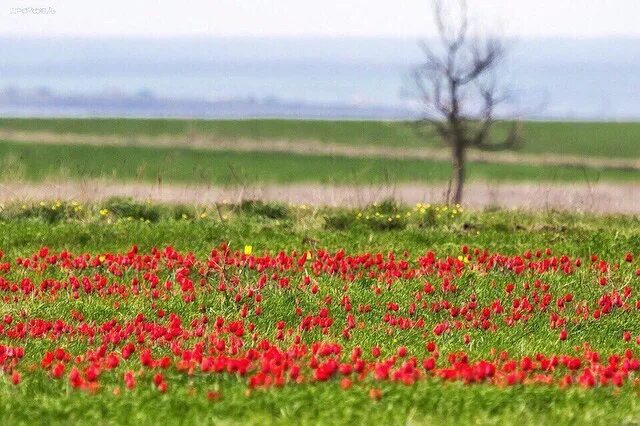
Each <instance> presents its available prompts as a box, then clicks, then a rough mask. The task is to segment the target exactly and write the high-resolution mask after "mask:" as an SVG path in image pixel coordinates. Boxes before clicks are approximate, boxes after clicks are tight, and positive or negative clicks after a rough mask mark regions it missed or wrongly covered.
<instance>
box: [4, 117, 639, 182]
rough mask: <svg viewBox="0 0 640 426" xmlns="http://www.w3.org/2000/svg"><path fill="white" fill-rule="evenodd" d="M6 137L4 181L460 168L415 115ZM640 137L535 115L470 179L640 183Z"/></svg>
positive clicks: (79, 125) (125, 122)
mask: <svg viewBox="0 0 640 426" xmlns="http://www.w3.org/2000/svg"><path fill="white" fill-rule="evenodd" d="M0 134H1V135H2V143H1V144H0V164H2V167H3V175H2V180H3V181H4V182H10V181H20V180H26V181H31V182H46V181H65V180H83V179H100V178H107V179H113V180H116V181H123V182H126V181H136V182H149V183H162V184H174V183H180V184H185V183H186V184H190V183H194V184H204V185H222V186H226V185H247V184H252V185H253V184H262V183H278V184H287V183H301V182H312V183H330V184H337V183H340V184H365V183H367V184H383V185H394V184H398V183H410V182H411V183H416V182H417V183H422V184H430V183H437V184H441V183H446V182H447V180H448V179H449V178H450V174H451V171H450V167H451V166H450V161H449V160H447V155H448V154H447V153H446V152H445V151H443V150H442V147H441V145H440V144H439V142H438V141H437V139H436V138H435V136H432V137H431V141H430V142H425V141H424V134H423V133H421V132H419V131H418V130H417V129H416V127H415V125H414V124H412V123H410V122H394V121H313V120H307V121H297V120H175V119H173V120H172V119H8V118H5V119H0ZM639 138H640V123H617V122H606V123H605V122H578V123H576V122H526V123H525V124H524V126H523V139H524V143H523V144H522V147H521V149H520V150H518V151H516V152H515V153H510V154H509V155H508V156H507V157H501V156H500V155H494V156H493V157H492V158H491V159H490V160H489V161H487V160H486V159H483V158H480V159H477V160H476V161H474V158H473V154H471V158H470V164H469V178H470V180H471V181H482V182H534V183H540V182H543V183H554V182H559V183H565V182H572V183H581V184H593V183H597V182H609V181H611V182H620V181H623V182H635V181H636V180H638V179H639V178H640V144H639V143H638V142H637V141H638V139H639ZM194 140H197V141H198V143H197V144H194V143H193V141H194ZM274 142H277V150H275V152H272V150H271V149H270V146H271V145H270V144H272V143H274ZM234 143H237V145H235V146H234ZM243 143H244V144H245V145H246V144H247V143H249V146H243ZM260 144H264V147H261V146H260ZM306 146H309V147H311V146H312V147H314V151H313V152H309V153H307V154H305V147H306ZM339 146H344V147H346V149H341V150H338V149H337V148H336V147H339ZM323 147H326V149H325V148H323ZM403 150H404V151H403ZM283 153H284V154H286V155H283ZM398 153H400V154H401V155H398ZM402 157H404V158H402Z"/></svg>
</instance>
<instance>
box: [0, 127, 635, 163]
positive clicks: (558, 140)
mask: <svg viewBox="0 0 640 426" xmlns="http://www.w3.org/2000/svg"><path fill="white" fill-rule="evenodd" d="M0 128H2V129H14V130H27V131H47V132H53V133H81V134H97V135H119V136H129V135H150V136H153V135H163V134H168V135H188V134H190V133H202V134H207V135H212V136H216V137H220V138H228V139H234V138H247V139H255V140H262V139H265V140H268V139H271V140H273V139H278V140H282V139H285V140H302V141H304V140H316V141H322V142H332V143H338V144H348V145H363V144H366V145H378V146H396V147H420V146H425V145H426V146H438V142H437V140H435V139H434V138H433V137H431V138H429V139H428V140H426V141H425V140H424V139H423V138H422V137H421V136H420V135H419V133H418V132H416V130H415V128H414V126H413V125H412V124H410V123H406V122H382V121H312V120H241V121H237V120H170V119H6V118H5V119H0ZM523 138H524V141H525V144H524V146H523V148H522V151H523V152H527V153H537V154H571V155H578V156H580V155H584V156H602V157H614V158H616V157H618V158H639V157H640V123H624V122H621V123H616V122H600V123H587V122H525V123H524V126H523Z"/></svg>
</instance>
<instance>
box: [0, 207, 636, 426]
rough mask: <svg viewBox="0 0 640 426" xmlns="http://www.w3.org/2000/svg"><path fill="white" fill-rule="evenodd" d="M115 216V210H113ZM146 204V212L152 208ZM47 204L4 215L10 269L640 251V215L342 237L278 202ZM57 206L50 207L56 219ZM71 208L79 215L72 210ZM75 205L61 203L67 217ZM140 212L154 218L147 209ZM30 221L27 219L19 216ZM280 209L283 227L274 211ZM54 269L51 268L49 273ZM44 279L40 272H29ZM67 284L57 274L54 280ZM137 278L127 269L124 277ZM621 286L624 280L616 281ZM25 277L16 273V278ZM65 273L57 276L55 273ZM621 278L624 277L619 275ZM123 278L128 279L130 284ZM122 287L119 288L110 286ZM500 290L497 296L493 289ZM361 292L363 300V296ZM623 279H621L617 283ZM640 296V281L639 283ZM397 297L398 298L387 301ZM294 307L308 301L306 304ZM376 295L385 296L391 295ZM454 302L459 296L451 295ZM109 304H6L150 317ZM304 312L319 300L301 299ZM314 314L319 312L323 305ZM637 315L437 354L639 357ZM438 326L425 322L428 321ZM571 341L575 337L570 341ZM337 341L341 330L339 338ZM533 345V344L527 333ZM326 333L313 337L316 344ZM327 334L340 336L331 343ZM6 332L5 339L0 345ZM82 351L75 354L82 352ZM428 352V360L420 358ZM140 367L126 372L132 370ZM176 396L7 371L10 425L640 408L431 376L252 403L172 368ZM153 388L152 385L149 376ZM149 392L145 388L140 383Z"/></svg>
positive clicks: (331, 287) (475, 419) (545, 217)
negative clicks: (114, 256)
mask: <svg viewBox="0 0 640 426" xmlns="http://www.w3.org/2000/svg"><path fill="white" fill-rule="evenodd" d="M114 206H115V207H114ZM145 206H146V207H145ZM53 207H54V206H53V205H46V206H39V204H35V205H34V206H25V207H24V208H23V207H22V206H19V205H18V206H5V208H4V210H3V212H2V215H0V248H2V249H3V250H4V252H5V259H13V258H15V257H16V256H26V255H29V254H31V253H33V252H35V251H37V249H38V248H39V247H40V246H42V245H47V246H48V247H49V248H50V249H51V250H52V251H58V250H62V249H67V250H71V251H73V252H75V253H84V252H91V253H102V252H107V251H118V252H126V251H127V250H128V249H129V248H130V246H131V244H133V243H136V244H138V245H139V247H140V250H141V251H143V252H146V251H148V250H150V249H151V248H152V247H164V246H166V245H169V244H170V245H173V246H174V247H175V248H176V249H177V250H180V251H193V252H194V253H195V254H196V255H197V256H200V257H202V256H206V255H207V254H208V253H209V251H210V250H211V248H212V247H214V246H216V245H218V244H219V243H220V242H222V241H228V242H230V244H231V247H232V248H234V249H238V248H239V249H242V247H243V246H244V245H245V244H252V245H253V250H254V252H255V253H257V254H259V253H262V252H263V251H269V252H271V253H276V252H278V251H279V250H298V252H302V251H304V250H308V249H310V248H311V245H310V244H311V243H310V241H314V243H313V244H315V245H316V246H318V247H322V248H326V249H329V250H332V251H335V250H338V249H340V248H344V249H346V250H347V252H348V253H364V252H369V251H371V252H377V251H380V252H383V253H386V252H388V251H389V250H395V251H397V252H398V253H401V252H402V251H403V250H405V249H406V250H408V251H409V253H410V256H411V258H413V259H415V257H416V256H418V255H421V254H423V253H425V252H426V251H427V250H431V249H433V250H435V251H436V252H437V253H438V255H440V256H445V255H452V256H457V254H458V253H459V247H460V245H462V244H468V245H470V246H472V247H482V248H486V249H488V250H490V251H496V252H501V253H505V254H517V253H522V252H523V251H524V250H527V249H536V248H539V249H544V248H546V247H550V248H552V249H553V250H554V253H556V254H558V255H559V254H567V255H569V256H572V257H575V256H580V257H583V258H584V259H586V258H587V257H588V256H589V255H590V254H593V253H597V254H599V255H600V256H601V257H603V258H606V259H608V260H611V261H616V260H617V261H620V257H621V256H622V255H623V254H624V253H625V252H627V251H633V252H635V253H637V252H638V241H640V219H639V218H637V217H628V216H591V215H583V214H570V213H554V212H545V213H536V214H532V213H523V212H513V211H494V212H484V213H483V212H463V213H462V214H457V215H453V216H447V217H441V218H439V219H436V220H435V221H434V222H433V223H431V225H430V226H429V227H427V228H421V227H419V226H418V222H416V219H415V217H414V216H412V218H411V219H410V220H409V221H408V222H407V223H406V225H405V226H402V227H399V228H397V229H393V230H388V231H379V230H376V229H375V228H373V227H371V226H368V225H366V223H365V222H361V221H352V222H351V223H349V224H348V225H347V226H345V227H341V228H343V229H340V230H336V229H333V228H330V227H327V221H326V218H327V217H334V216H338V215H349V216H351V217H355V216H356V213H357V212H356V211H351V210H328V209H321V210H309V209H300V208H289V207H282V206H272V208H268V206H264V205H245V206H244V210H240V206H225V212H226V213H227V214H228V215H229V217H228V218H227V220H225V221H221V220H220V219H219V218H217V217H216V216H215V213H214V212H215V209H213V208H212V207H210V208H209V210H208V211H209V213H210V214H209V215H208V216H206V217H205V218H203V219H189V220H182V219H180V220H175V219H174V218H173V217H174V209H175V208H174V207H170V206H155V205H143V206H140V205H135V204H133V205H129V204H127V202H126V201H124V200H120V201H117V200H114V201H111V202H109V203H106V204H104V205H91V206H83V209H82V213H80V214H77V215H75V214H72V213H71V212H72V211H73V209H71V210H65V211H68V213H66V214H64V215H59V216H56V217H55V219H54V220H49V219H48V217H49V216H47V215H48V213H46V214H45V213H43V212H44V211H45V210H46V211H48V210H53ZM61 207H63V206H59V207H56V211H57V209H60V208H61ZM76 207H77V206H76ZM105 207H108V208H111V209H112V210H113V211H114V212H118V214H122V216H120V217H114V216H112V214H113V213H112V212H109V213H108V214H107V215H102V214H100V213H99V211H100V210H101V209H103V208H105ZM69 208H70V206H68V205H65V206H64V209H69ZM145 209H146V210H145ZM141 210H144V211H151V210H153V211H155V212H156V213H157V216H155V215H154V217H156V221H155V222H147V221H140V220H128V219H126V215H130V214H137V213H136V212H139V211H141ZM25 211H28V213H21V212H25ZM274 211H275V212H279V213H278V214H277V215H276V216H277V218H271V216H274V214H273V212H274ZM374 211H383V212H384V213H385V214H388V212H390V211H398V212H401V213H403V214H404V213H405V212H406V211H407V210H406V209H405V208H402V207H397V206H393V205H391V204H388V203H387V204H384V205H382V206H377V207H371V208H370V210H369V212H370V213H372V212H374ZM50 273H52V272H47V274H50ZM28 274H29V275H30V276H33V277H35V279H38V276H39V275H38V273H36V272H29V273H28ZM60 274H61V273H60ZM128 274H131V273H128ZM619 274H620V275H619V276H620V277H626V276H627V275H626V274H627V272H624V273H623V272H622V271H621V272H619ZM23 276H24V274H23V273H21V272H12V275H10V278H15V277H19V278H20V279H21V278H22V277H23ZM60 276H63V275H60ZM591 276H592V272H590V271H589V270H588V268H585V271H583V273H580V274H577V275H574V276H570V277H563V276H561V275H548V276H546V277H545V278H544V280H545V281H548V282H549V283H550V284H551V285H552V290H551V291H552V292H553V293H554V296H557V295H560V294H564V293H565V292H567V291H571V292H573V293H574V294H575V295H576V299H577V300H581V299H587V300H589V301H593V299H594V295H595V294H596V293H597V292H599V291H601V290H600V289H599V288H598V287H597V286H595V287H593V286H590V285H587V284H585V283H586V281H584V280H586V279H588V278H590V277H591ZM615 276H616V277H617V276H618V275H615ZM130 278H131V276H130V275H126V276H125V280H127V279H130ZM114 279H115V278H114ZM242 279H243V280H244V279H246V280H252V279H255V277H254V276H253V275H249V276H246V277H245V276H243V278H242ZM529 279H530V277H529V276H523V277H515V276H511V275H509V274H505V273H501V272H496V273H490V274H487V275H473V276H464V277H462V278H461V279H460V280H461V285H462V286H463V290H462V293H461V294H460V295H459V296H458V298H459V300H465V299H464V298H466V297H468V293H469V292H470V291H472V290H473V292H474V293H476V294H477V298H478V300H479V301H480V302H486V301H488V300H492V299H493V298H495V297H502V294H503V293H502V288H503V286H504V285H505V283H506V281H511V280H513V281H515V282H517V283H521V282H523V281H525V280H529ZM496 281H497V283H498V284H497V287H496V286H495V284H496ZM360 284H362V287H361V289H360V290H358V289H357V288H358V287H357V286H358V285H360ZM621 284H622V283H615V284H613V285H614V286H620V285H621ZM320 285H321V292H320V293H319V296H318V297H319V298H323V297H324V296H326V295H331V296H333V297H334V299H335V300H339V298H340V295H341V294H342V293H341V290H340V289H341V287H342V285H341V282H340V281H335V280H332V279H327V278H323V280H322V281H321V282H320ZM630 285H632V286H633V289H634V294H635V292H636V291H637V288H638V281H637V279H635V281H631V282H630ZM352 286H354V288H356V289H355V290H352V291H351V294H352V297H353V299H354V305H356V304H357V303H364V302H367V301H372V300H374V299H372V298H373V296H372V292H370V291H369V283H368V282H364V281H362V282H361V281H356V282H355V283H353V284H352ZM414 290H415V289H412V288H410V287H408V286H405V285H404V284H403V283H402V282H399V283H396V284H394V287H393V293H392V294H394V297H395V299H394V300H400V301H403V302H408V301H410V300H412V297H413V293H414ZM390 294H391V293H390ZM264 295H265V302H264V303H265V305H264V306H265V313H264V315H263V316H262V317H257V318H254V319H252V320H253V321H255V322H256V327H257V330H268V329H269V327H272V326H273V321H274V320H275V319H280V318H283V319H286V320H287V322H291V323H295V321H296V319H295V317H294V314H293V313H292V309H291V306H289V305H288V304H287V301H286V300H287V299H286V298H284V296H283V295H282V294H281V293H279V292H278V291H277V290H276V289H269V290H265V292H264ZM204 297H206V299H203V300H202V301H201V302H202V303H203V304H204V305H206V306H208V307H209V309H210V315H212V316H215V315H217V314H219V313H220V311H217V310H216V309H221V308H222V307H224V303H223V302H221V300H220V299H219V298H218V297H216V296H215V295H210V296H206V295H205V296H204ZM300 297H305V298H306V297H308V296H307V295H303V296H300ZM382 297H385V298H386V297H388V296H387V293H386V292H385V293H383V296H382ZM452 297H454V296H452ZM114 300H115V299H113V298H105V299H102V298H99V297H85V296H82V297H81V298H80V299H79V300H77V301H72V300H67V299H66V298H64V297H63V298H61V299H60V300H59V303H42V301H39V300H32V299H30V298H25V299H21V300H20V302H18V303H6V304H3V305H1V306H2V307H1V308H0V312H2V313H7V312H9V313H12V314H15V315H18V314H19V311H17V310H16V308H15V307H16V306H20V307H21V309H24V310H25V314H26V315H27V316H43V317H47V318H58V317H62V316H65V315H68V313H69V312H70V311H71V310H79V311H82V312H84V314H85V316H86V318H87V320H88V321H91V320H99V319H107V318H111V317H113V316H116V317H117V318H119V319H125V318H128V317H130V316H132V315H135V313H137V312H139V311H140V310H143V311H145V312H153V309H152V308H150V306H149V304H148V303H142V304H140V303H139V302H138V301H136V303H134V301H133V299H132V301H131V302H127V301H124V302H123V303H122V307H121V308H120V309H119V310H116V309H115V308H114V307H113V301H114ZM158 303H159V306H160V307H163V308H165V309H167V310H168V311H169V312H176V313H178V314H180V315H181V316H182V317H184V318H192V317H196V316H198V315H201V313H200V312H199V311H198V310H197V309H196V308H195V307H194V305H189V304H183V303H181V302H179V301H175V300H173V299H170V300H167V301H162V300H159V301H158ZM303 303H308V304H309V306H310V307H313V306H316V301H315V300H312V299H310V300H305V301H303ZM317 303H318V304H319V303H320V302H317ZM383 312H384V309H383V308H381V307H379V306H377V305H375V307H374V312H373V313H372V315H373V317H371V318H372V319H373V318H379V317H381V315H382V314H383ZM638 315H639V314H638V313H637V311H636V310H631V311H629V312H622V311H615V312H614V313H612V314H611V315H609V316H608V317H607V319H606V320H603V321H600V322H599V323H595V322H587V323H584V324H580V325H578V326H576V328H575V330H574V328H572V326H570V330H571V336H572V337H571V338H570V340H569V341H567V342H565V343H562V342H558V341H557V338H556V335H555V334H553V333H552V334H550V332H549V325H548V316H547V315H543V314H541V315H540V318H536V320H534V321H531V322H528V323H523V324H520V325H518V326H516V327H513V328H504V327H503V328H500V329H499V331H498V332H496V333H483V332H481V331H478V330H473V331H471V333H472V335H473V339H474V340H473V341H474V344H473V345H472V346H470V347H466V348H465V347H464V346H462V345H461V343H460V337H461V334H462V332H455V333H451V334H448V335H445V336H443V337H442V338H441V339H440V340H439V341H438V344H439V345H440V347H441V348H442V351H443V353H447V352H448V351H453V350H461V349H464V350H467V351H468V352H469V353H470V354H472V355H473V356H475V357H482V356H488V353H489V351H490V348H492V347H498V348H508V349H509V351H510V353H512V354H515V355H517V354H524V353H536V352H538V351H540V352H549V351H571V350H572V349H571V348H572V347H573V346H575V345H579V344H580V343H581V342H582V341H584V340H588V341H590V342H592V344H594V345H596V346H597V349H598V350H600V351H602V353H609V352H610V351H623V350H624V349H625V348H626V347H630V348H632V349H634V350H635V343H634V344H630V345H625V344H624V343H623V342H622V341H621V339H620V333H621V330H624V329H631V330H634V332H636V333H637V332H638V331H639V330H638V329H637V323H638V322H637V321H638V319H639V316H638ZM435 320H436V319H435V318H431V317H429V318H428V321H429V322H430V324H431V323H432V322H433V321H435ZM574 331H575V333H574ZM333 333H336V334H339V329H338V330H335V331H332V334H333ZM355 336H356V337H355V342H345V343H344V344H345V345H346V347H349V346H350V345H353V344H356V343H358V344H362V345H363V346H365V347H369V346H371V345H372V344H374V343H375V344H382V346H383V349H385V350H391V349H390V348H393V347H394V346H393V345H396V344H405V345H407V347H408V348H409V350H410V351H412V353H413V352H419V351H424V349H423V348H424V342H425V340H426V339H425V337H423V336H422V334H421V333H420V332H419V331H413V330H407V331H404V332H402V333H398V334H397V335H396V336H397V338H398V342H391V341H390V338H388V337H386V336H383V335H382V334H375V333H374V334H371V335H368V334H366V335H365V334H364V333H360V334H356V335H355ZM523 336H526V337H523ZM315 337H318V336H315V335H311V336H308V338H310V339H311V338H315ZM330 337H332V336H330ZM4 339H5V336H3V335H0V344H2V343H7V342H6V341H4ZM65 339H67V337H63V338H62V339H61V340H60V341H58V342H55V343H53V342H49V341H48V340H47V339H41V340H36V339H28V341H29V345H31V346H27V348H26V350H27V354H26V358H25V360H24V361H23V362H25V363H29V362H36V363H37V362H39V359H36V358H34V355H33V353H34V352H38V350H41V349H43V348H46V347H47V345H64V344H65V342H66V340H65ZM80 347H81V346H78V347H76V349H78V348H80ZM419 353H420V352H419ZM136 363H137V361H135V360H134V361H130V362H129V363H127V364H126V368H130V367H129V366H132V368H134V367H133V366H135V365H136ZM167 375H168V377H170V379H171V382H170V384H171V388H170V391H169V392H168V393H167V394H166V395H160V394H159V393H158V392H157V391H156V390H154V389H153V388H152V386H147V385H145V386H143V385H139V387H138V388H136V390H135V391H131V392H130V391H123V393H122V394H121V395H119V396H116V395H114V394H113V393H112V392H111V391H110V390H111V388H112V387H113V386H115V385H117V384H118V383H120V382H121V377H120V376H118V377H117V378H113V379H112V378H110V374H107V373H105V378H104V379H101V382H102V386H103V389H102V390H101V391H100V392H98V393H97V394H96V395H88V394H86V393H84V392H82V391H74V390H72V389H70V387H69V386H68V385H66V384H65V382H62V383H61V382H57V381H53V380H51V379H48V378H47V377H46V374H44V373H41V374H38V373H33V374H29V375H27V374H25V377H24V380H23V382H22V383H21V384H20V385H19V386H18V387H14V386H12V385H10V384H9V383H8V380H7V379H6V377H4V376H3V375H2V374H1V373H0V418H2V419H3V424H18V423H21V424H32V423H33V421H34V419H37V420H36V422H37V423H42V424H69V423H83V424H86V423H97V424H158V423H162V424H211V423H216V424H229V423H231V424H364V423H371V424H398V425H400V424H402V425H404V424H452V425H454V424H456V425H457V424H463V423H464V424H468V423H475V424H513V422H514V419H517V421H518V422H519V423H522V424H559V425H560V424H587V423H588V424H620V423H625V422H630V423H635V422H637V421H638V419H639V418H640V399H638V396H637V388H636V387H634V386H631V385H627V386H625V387H623V388H622V389H620V390H614V389H612V388H597V389H594V390H584V389H580V388H572V389H569V390H561V389H558V388H557V387H546V386H535V385H526V386H515V387H509V388H505V389H500V388H498V387H495V386H489V385H473V386H465V385H462V384H460V383H453V384H447V383H442V382H440V381H437V380H427V381H421V382H419V383H418V384H416V385H413V386H405V385H402V384H394V383H382V384H380V385H379V387H380V388H381V390H382V391H383V394H384V396H383V398H382V399H381V400H380V401H378V402H376V401H372V400H371V399H369V397H368V396H367V391H368V388H369V385H368V384H367V383H365V384H362V385H356V386H354V387H353V388H352V389H350V390H349V391H342V390H340V389H339V387H338V383H337V380H333V381H330V382H328V383H324V384H305V385H301V386H285V387H283V388H281V389H270V390H266V391H256V392H253V393H252V394H251V396H248V397H247V396H245V389H246V385H245V383H244V382H243V380H242V379H235V378H233V377H230V378H224V377H219V376H215V375H208V376H204V375H199V374H197V373H196V375H195V376H193V377H191V378H187V377H186V376H185V375H183V374H178V373H173V372H171V371H169V372H167ZM147 380H148V378H147ZM141 382H142V380H141ZM189 386H194V388H195V392H196V396H192V395H189V394H188V393H187V388H188V387H189ZM217 386H219V387H220V388H221V389H222V391H223V397H222V399H221V400H220V401H218V402H215V403H211V402H209V401H207V400H206V398H205V397H204V396H203V394H204V393H206V391H207V389H210V388H212V387H217Z"/></svg>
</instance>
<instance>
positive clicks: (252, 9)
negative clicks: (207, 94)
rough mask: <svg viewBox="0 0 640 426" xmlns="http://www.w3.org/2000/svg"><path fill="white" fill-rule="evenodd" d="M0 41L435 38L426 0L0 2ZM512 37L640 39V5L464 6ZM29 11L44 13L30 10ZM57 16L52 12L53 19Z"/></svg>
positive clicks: (498, 2)
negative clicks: (111, 37) (14, 38)
mask: <svg viewBox="0 0 640 426" xmlns="http://www.w3.org/2000/svg"><path fill="white" fill-rule="evenodd" d="M0 3H1V4H0V35H12V36H29V35H56V36H57V35H60V36H63V35H64V36H105V35H106V36H109V35H119V36H129V35H137V36H140V35H142V36H148V37H163V36H198V35H214V36H260V37H262V36H299V35H305V36H381V37H403V38H405V37H416V36H429V35H432V34H433V24H432V20H431V17H430V1H429V0H189V1H184V0H181V1H172V0H48V1H47V0H44V1H43V0H2V1H1V2H0ZM468 3H469V6H470V9H471V12H472V15H475V17H476V19H477V20H482V21H483V22H488V23H491V24H492V25H493V26H494V27H496V28H498V29H499V30H500V32H501V33H502V34H506V35H512V36H516V37H523V38H528V37H555V36H564V37H578V38H589V37H611V36H623V37H640V23H639V18H640V0H468ZM27 7H42V8H45V9H46V10H47V11H49V13H50V14H43V13H42V12H43V11H36V13H38V14H36V13H34V12H33V11H29V10H26V9H16V8H27ZM54 11H55V13H53V12H54Z"/></svg>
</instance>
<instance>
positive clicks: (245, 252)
mask: <svg viewBox="0 0 640 426" xmlns="http://www.w3.org/2000/svg"><path fill="white" fill-rule="evenodd" d="M252 251H253V247H251V246H250V245H246V246H244V254H246V255H247V256H249V255H250V254H251V252H252Z"/></svg>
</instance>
